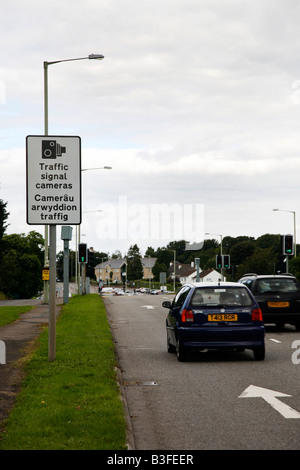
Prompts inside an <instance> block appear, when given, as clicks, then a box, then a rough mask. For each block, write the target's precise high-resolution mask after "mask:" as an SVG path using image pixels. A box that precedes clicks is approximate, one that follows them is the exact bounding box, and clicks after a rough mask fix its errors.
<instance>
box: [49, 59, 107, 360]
mask: <svg viewBox="0 0 300 470" xmlns="http://www.w3.org/2000/svg"><path fill="white" fill-rule="evenodd" d="M84 59H98V60H102V59H104V56H103V55H102V54H90V55H89V56H87V57H79V58H75V59H62V60H55V61H52V62H47V61H44V127H45V136H47V135H48V66H49V65H52V64H58V63H60V62H71V61H75V60H84ZM49 233H50V253H49V254H50V259H49V291H48V288H47V287H46V299H45V295H44V301H45V300H46V301H48V299H47V295H48V292H49V345H48V355H49V361H54V359H55V327H56V325H55V322H56V225H50V231H49ZM45 264H48V226H47V225H45ZM44 287H45V286H44ZM44 294H45V292H44Z"/></svg>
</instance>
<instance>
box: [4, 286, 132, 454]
mask: <svg viewBox="0 0 300 470" xmlns="http://www.w3.org/2000/svg"><path fill="white" fill-rule="evenodd" d="M37 342H38V347H37V348H35V349H34V352H33V353H32V355H31V357H30V358H29V359H28V361H27V362H26V365H25V379H24V382H23V384H22V390H21V392H20V394H19V396H18V399H17V402H16V404H15V406H14V408H13V410H12V411H11V413H10V415H9V417H8V419H7V421H6V423H5V432H4V433H2V435H1V436H0V450H64V449H65V450H99V449H101V450H112V449H114V450H124V449H126V425H125V418H124V410H123V404H122V400H121V396H120V390H119V387H118V384H117V379H116V357H115V351H114V347H113V341H112V336H111V331H110V328H109V324H108V321H107V317H106V311H105V307H104V305H103V302H102V300H101V299H100V297H99V296H98V295H97V294H90V295H86V296H74V297H72V298H71V299H70V302H69V303H68V304H66V305H64V306H63V309H62V313H61V315H60V317H59V319H58V321H57V325H56V358H55V360H54V361H53V362H49V360H48V328H45V330H44V331H43V332H42V334H41V335H40V336H39V339H38V341H37Z"/></svg>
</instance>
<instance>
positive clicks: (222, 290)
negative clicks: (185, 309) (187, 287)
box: [190, 286, 253, 307]
mask: <svg viewBox="0 0 300 470" xmlns="http://www.w3.org/2000/svg"><path fill="white" fill-rule="evenodd" d="M190 306H191V307H215V306H222V307H252V306H253V300H252V298H251V296H250V295H249V293H248V291H247V290H246V289H245V288H239V287H223V286H220V287H217V286H214V287H199V288H197V289H195V291H194V293H193V296H192V298H191V301H190Z"/></svg>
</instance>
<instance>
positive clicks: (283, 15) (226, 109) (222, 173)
mask: <svg viewBox="0 0 300 470" xmlns="http://www.w3.org/2000/svg"><path fill="white" fill-rule="evenodd" d="M299 24H300V1H299V0H284V1H282V0H251V1H250V0H243V1H241V0H143V1H140V0H85V1H84V2H83V1H82V0H80V1H79V0H59V1H57V0H52V1H51V2H46V1H41V0H27V1H26V2H24V1H23V0H9V1H8V0H2V1H1V14H0V36H1V61H0V119H1V127H0V199H2V200H3V201H4V202H7V210H8V211H9V212H10V217H9V220H8V222H9V224H10V225H9V227H8V230H7V233H26V234H27V233H28V232H29V231H30V230H37V231H39V232H41V233H42V234H43V233H44V227H43V226H31V225H28V224H27V223H26V146H25V139H26V136H27V135H43V134H44V106H43V93H44V88H43V61H53V60H60V59H67V58H79V57H86V56H88V55H89V54H91V53H99V54H103V55H104V56H105V59H104V60H103V61H93V60H84V61H74V62H67V63H60V64H55V65H51V66H49V134H50V135H71V136H72V135H74V136H80V137H81V142H82V168H99V167H103V166H111V167H112V170H90V171H86V172H82V209H83V220H82V225H81V234H82V241H83V242H86V243H87V244H88V246H93V247H94V249H95V250H97V251H108V252H110V253H113V252H114V251H115V250H117V249H118V250H120V251H121V252H122V254H124V253H125V251H126V250H127V249H128V248H129V246H130V245H131V244H132V243H137V244H138V246H139V247H140V248H141V251H142V253H143V252H144V250H145V249H146V248H147V246H149V245H151V246H153V247H158V246H164V245H165V244H166V243H168V241H171V240H174V239H179V238H180V235H181V234H183V235H186V237H188V234H186V231H185V230H184V226H186V227H187V226H189V227H192V225H191V222H190V220H189V217H190V216H191V214H192V216H193V214H194V216H193V217H194V221H195V219H197V227H196V229H195V230H194V232H197V234H196V238H197V237H198V238H199V237H200V238H201V237H202V235H203V234H205V233H206V232H209V233H212V234H220V235H222V236H223V237H225V236H227V235H230V236H233V237H236V236H239V235H248V236H254V237H255V238H256V237H258V236H260V235H262V234H265V233H281V234H286V233H293V216H292V214H291V213H288V212H273V211H272V209H274V208H278V209H281V210H283V211H296V215H297V216H298V215H299V217H297V220H298V219H299V223H300V211H299V208H300V207H299V206H300V200H299V192H300V181H299V180H300V178H299V176H300V159H299V155H300V60H299V57H300V32H299ZM162 207H163V209H164V210H165V211H166V212H164V217H163V219H164V221H165V223H166V227H167V228H163V222H162V221H161V220H157V219H155V213H156V212H157V210H161V209H162ZM201 208H202V209H203V211H202V209H201ZM198 209H199V210H198ZM200 209H201V210H200ZM99 210H102V211H103V212H94V211H99ZM197 210H198V212H197ZM172 211H173V212H172ZM174 213H175V215H176V217H177V216H180V214H181V222H179V223H177V224H176V226H175V227H174V224H173V219H172V217H173V216H172V214H174ZM195 214H196V215H195ZM197 214H198V215H197ZM157 224H158V225H159V226H158V227H157ZM298 226H299V225H298ZM194 228H195V227H194ZM191 230H192V228H191ZM192 231H193V230H192ZM199 234H200V235H199ZM73 235H74V237H73V241H72V242H71V248H72V249H75V227H74V230H73ZM194 235H195V233H194ZM168 236H170V238H169V239H168ZM57 237H58V250H60V249H61V247H62V243H61V241H60V226H58V227H57ZM209 238H216V239H218V240H220V237H218V236H209Z"/></svg>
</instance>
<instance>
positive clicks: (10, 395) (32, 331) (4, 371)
mask: <svg viewBox="0 0 300 470" xmlns="http://www.w3.org/2000/svg"><path fill="white" fill-rule="evenodd" d="M61 303H62V299H58V302H57V306H56V315H57V316H58V315H59V313H60V309H61ZM5 305H34V307H35V308H33V309H32V310H30V311H29V312H26V313H23V314H21V315H20V317H19V319H18V320H16V321H15V322H14V323H11V324H9V325H5V326H3V327H1V328H0V341H3V342H4V344H5V364H0V432H1V430H2V424H3V420H5V419H6V417H7V416H8V414H9V411H10V410H11V408H12V407H13V405H14V403H15V400H16V398H17V395H18V392H19V391H20V388H21V382H22V378H23V366H22V361H20V359H22V358H23V357H24V356H25V355H26V350H28V348H29V347H30V344H31V342H32V341H33V340H34V339H35V338H36V337H37V336H38V335H39V334H40V332H41V328H42V326H43V325H47V324H48V313H49V305H45V304H43V303H42V300H20V301H6V300H0V307H1V306H5Z"/></svg>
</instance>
